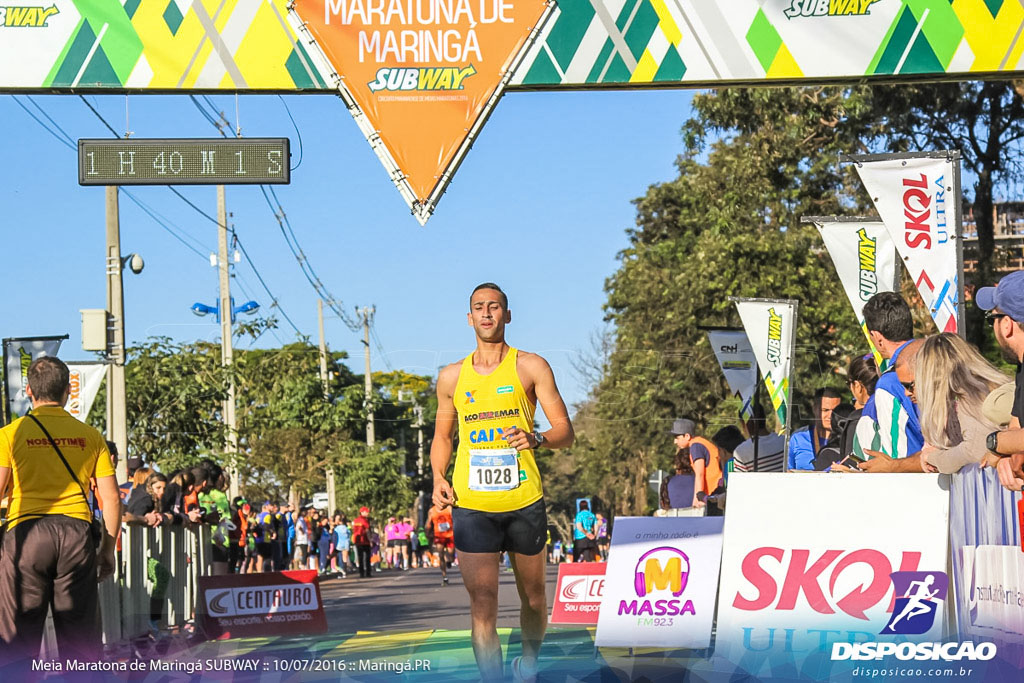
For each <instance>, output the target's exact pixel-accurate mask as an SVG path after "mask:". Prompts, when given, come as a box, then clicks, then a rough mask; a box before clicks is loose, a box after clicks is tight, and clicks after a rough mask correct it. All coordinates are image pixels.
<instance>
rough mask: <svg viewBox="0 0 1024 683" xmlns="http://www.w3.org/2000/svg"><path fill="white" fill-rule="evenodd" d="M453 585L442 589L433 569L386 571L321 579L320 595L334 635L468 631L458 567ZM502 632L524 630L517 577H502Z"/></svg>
mask: <svg viewBox="0 0 1024 683" xmlns="http://www.w3.org/2000/svg"><path fill="white" fill-rule="evenodd" d="M448 578H449V581H450V583H449V585H447V586H442V585H441V570H440V569H434V568H427V569H409V570H407V571H400V570H393V569H389V570H384V571H382V572H378V573H374V575H373V576H372V577H371V578H368V579H360V578H359V576H358V574H349V575H348V576H347V577H346V578H328V579H326V580H324V579H323V578H321V582H320V592H321V595H322V597H323V601H324V611H325V612H326V614H327V626H328V629H329V631H330V633H355V632H357V631H414V630H418V629H449V630H461V629H468V628H469V627H470V623H469V594H468V593H467V592H466V588H465V586H464V585H463V583H462V575H461V574H459V568H458V567H452V568H451V569H449V570H448ZM557 579H558V566H557V565H551V564H549V565H548V567H547V594H548V613H549V614H550V612H551V603H552V600H553V599H554V593H555V583H556V581H557ZM499 581H500V584H499V587H498V627H499V628H500V627H513V628H518V627H519V594H518V593H517V592H516V582H515V577H514V576H513V574H512V573H511V572H506V571H505V570H504V569H502V570H501V571H500V574H499Z"/></svg>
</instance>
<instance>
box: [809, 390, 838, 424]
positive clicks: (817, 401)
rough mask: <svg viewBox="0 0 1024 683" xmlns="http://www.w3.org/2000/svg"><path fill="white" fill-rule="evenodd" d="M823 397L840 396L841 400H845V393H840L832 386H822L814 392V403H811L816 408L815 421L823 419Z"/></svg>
mask: <svg viewBox="0 0 1024 683" xmlns="http://www.w3.org/2000/svg"><path fill="white" fill-rule="evenodd" d="M823 398H838V399H839V400H840V401H842V400H843V395H842V394H841V393H839V390H838V389H833V388H832V387H822V388H820V389H818V390H817V391H815V392H814V403H812V404H811V408H812V409H813V410H814V419H815V421H817V420H820V419H821V399H823Z"/></svg>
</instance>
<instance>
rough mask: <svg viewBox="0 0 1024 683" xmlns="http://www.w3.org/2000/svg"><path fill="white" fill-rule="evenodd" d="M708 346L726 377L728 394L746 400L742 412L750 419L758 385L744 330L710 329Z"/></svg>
mask: <svg viewBox="0 0 1024 683" xmlns="http://www.w3.org/2000/svg"><path fill="white" fill-rule="evenodd" d="M708 343H710V344H711V349H712V350H713V351H714V352H715V358H717V359H718V365H719V367H721V368H722V374H723V375H725V381H726V384H728V385H729V392H730V393H731V394H732V395H733V396H736V397H738V398H739V399H740V400H741V401H743V407H742V408H741V409H740V412H741V413H742V414H743V416H744V417H749V416H750V402H751V401H752V400H753V396H754V389H755V387H756V386H757V359H756V358H755V357H754V349H752V348H751V347H750V340H749V339H747V333H746V332H744V331H743V330H708Z"/></svg>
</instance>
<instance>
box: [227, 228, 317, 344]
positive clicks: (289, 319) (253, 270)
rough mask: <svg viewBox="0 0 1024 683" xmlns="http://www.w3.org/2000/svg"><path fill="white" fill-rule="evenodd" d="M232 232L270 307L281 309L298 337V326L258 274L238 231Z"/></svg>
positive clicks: (300, 333)
mask: <svg viewBox="0 0 1024 683" xmlns="http://www.w3.org/2000/svg"><path fill="white" fill-rule="evenodd" d="M232 234H233V235H234V241H235V244H236V245H237V246H238V250H239V251H240V252H242V257H243V258H244V259H245V261H246V263H248V264H249V267H250V268H252V272H253V273H254V274H255V275H256V279H257V280H259V281H260V284H261V285H263V289H264V290H265V291H266V292H267V296H269V297H270V300H271V307H274V306H276V307H277V310H279V311H281V315H282V316H283V317H284V319H285V320H287V321H288V324H289V325H291V326H292V329H293V330H295V334H297V335H299V336H300V337H302V336H304V335H303V334H302V332H300V331H299V328H298V327H296V325H295V323H293V322H292V319H291V318H289V317H288V314H287V313H285V310H284V308H282V307H281V304H280V303H279V302H278V300H277V297H276V296H274V293H273V292H271V291H270V287H268V286H267V282H266V280H264V279H263V276H262V275H260V271H258V270H257V269H256V264H255V263H253V262H252V259H251V258H249V252H247V251H246V250H245V245H244V244H242V240H240V239H239V238H238V233H236V232H234V231H233V230H232Z"/></svg>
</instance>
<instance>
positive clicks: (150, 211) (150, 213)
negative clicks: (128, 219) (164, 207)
mask: <svg viewBox="0 0 1024 683" xmlns="http://www.w3.org/2000/svg"><path fill="white" fill-rule="evenodd" d="M118 191H119V192H121V193H123V194H124V196H126V197H128V199H130V200H131V201H132V202H133V203H134V204H135V205H136V206H138V207H139V208H140V209H142V211H143V212H144V213H145V214H146V215H147V216H149V217H150V218H152V219H153V220H154V221H156V223H157V225H159V226H160V227H161V228H163V229H164V230H166V231H167V232H168V233H170V234H171V236H172V237H174V239H176V240H178V241H179V242H181V243H182V244H183V245H185V248H186V249H188V250H190V251H192V252H194V253H196V254H197V255H198V256H199V257H200V258H201V259H203V260H204V261H205V260H206V258H207V257H206V254H204V253H203V252H201V251H199V250H198V249H196V248H195V247H193V246H192V245H191V244H189V243H188V242H186V241H185V240H184V239H183V238H182V237H181V236H180V235H178V234H177V233H176V232H174V230H173V229H172V228H171V226H170V224H169V222H165V219H162V218H161V217H160V216H159V214H157V213H156V211H154V210H153V209H151V208H150V207H148V206H147V205H146V204H145V202H143V201H142V200H141V199H139V198H138V197H136V196H135V195H133V194H132V193H131V192H129V191H128V190H126V189H124V188H123V187H119V188H118ZM178 229H179V230H181V228H178ZM182 232H185V231H184V230H182ZM185 234H186V235H188V233H185ZM189 237H192V236H191V235H189ZM192 239H193V240H195V238H194V237H193V238H192ZM195 241H196V242H197V243H198V244H200V245H201V243H200V242H199V241H198V240H195Z"/></svg>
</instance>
